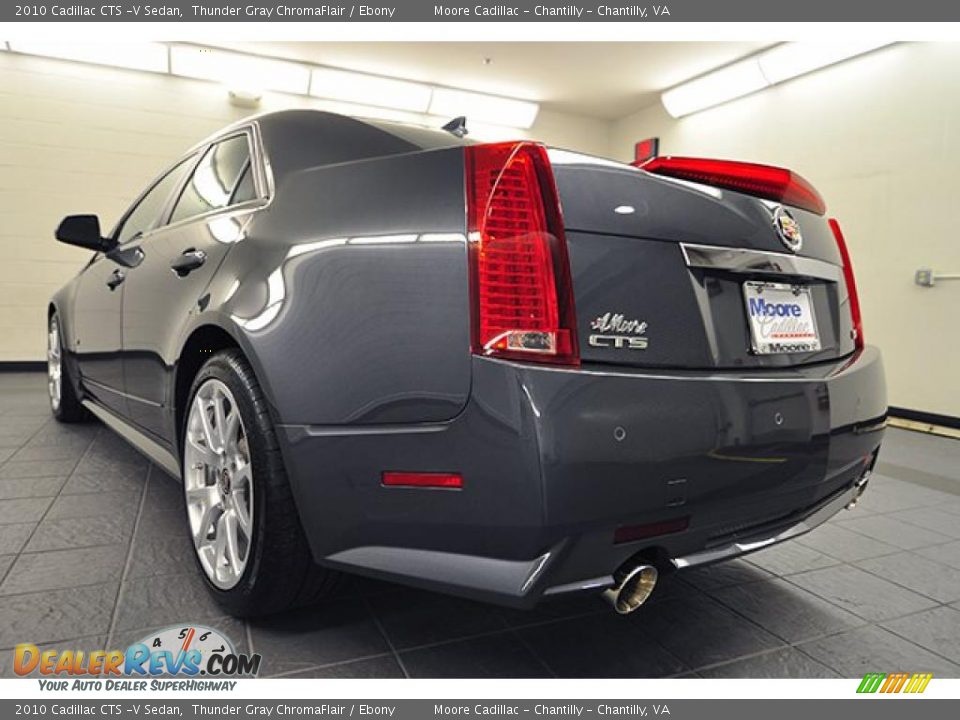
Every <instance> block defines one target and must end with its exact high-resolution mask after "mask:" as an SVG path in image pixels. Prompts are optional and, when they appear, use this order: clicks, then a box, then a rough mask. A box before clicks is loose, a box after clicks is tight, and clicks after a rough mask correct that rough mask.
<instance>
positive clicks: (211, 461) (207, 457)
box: [187, 430, 217, 466]
mask: <svg viewBox="0 0 960 720" xmlns="http://www.w3.org/2000/svg"><path fill="white" fill-rule="evenodd" d="M187 442H188V443H190V447H191V449H192V450H194V451H195V452H196V453H197V454H198V455H199V456H200V457H199V461H200V462H202V463H204V464H205V465H211V466H215V465H216V464H217V454H216V452H214V450H213V448H210V447H207V446H206V445H201V444H200V443H199V442H198V441H197V438H196V437H194V435H193V433H191V432H190V431H189V430H188V431H187Z"/></svg>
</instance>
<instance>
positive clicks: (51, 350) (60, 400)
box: [47, 312, 88, 423]
mask: <svg viewBox="0 0 960 720" xmlns="http://www.w3.org/2000/svg"><path fill="white" fill-rule="evenodd" d="M47 395H48V397H49V398H50V411H51V412H52V413H53V416H54V417H55V418H56V419H57V420H59V421H60V422H64V423H75V422H82V421H83V420H86V419H87V417H88V416H87V411H86V410H85V409H84V407H83V405H81V404H80V400H79V399H78V398H77V394H76V392H75V391H74V388H73V383H72V382H71V378H70V373H69V370H68V367H67V363H66V360H65V358H64V352H63V332H62V331H61V328H60V318H59V316H58V315H57V313H55V312H54V313H51V314H50V320H49V321H48V323H47Z"/></svg>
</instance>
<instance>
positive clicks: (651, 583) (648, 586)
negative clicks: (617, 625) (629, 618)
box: [603, 564, 660, 615]
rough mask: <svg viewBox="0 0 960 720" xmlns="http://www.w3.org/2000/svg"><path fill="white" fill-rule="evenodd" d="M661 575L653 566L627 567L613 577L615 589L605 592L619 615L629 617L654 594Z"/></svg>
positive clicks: (607, 599) (608, 600)
mask: <svg viewBox="0 0 960 720" xmlns="http://www.w3.org/2000/svg"><path fill="white" fill-rule="evenodd" d="M659 575H660V573H658V572H657V569H656V568H655V567H654V566H653V565H644V564H639V565H627V566H625V567H624V568H622V569H620V570H618V571H617V572H616V573H615V574H614V576H613V581H614V583H613V587H611V588H608V589H606V590H604V591H603V599H604V600H606V601H607V602H608V603H610V605H612V606H613V609H614V610H616V611H617V614H618V615H629V614H630V613H632V612H633V611H634V610H636V609H637V608H638V607H640V606H641V605H643V604H644V603H645V602H646V601H647V599H648V598H649V597H650V596H651V595H652V594H653V589H654V588H655V587H656V585H657V578H658V577H659Z"/></svg>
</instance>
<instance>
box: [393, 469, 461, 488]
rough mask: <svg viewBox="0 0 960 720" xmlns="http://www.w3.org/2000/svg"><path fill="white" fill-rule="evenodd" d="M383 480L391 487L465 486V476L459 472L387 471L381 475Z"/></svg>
mask: <svg viewBox="0 0 960 720" xmlns="http://www.w3.org/2000/svg"><path fill="white" fill-rule="evenodd" d="M381 482H382V483H383V484H384V485H387V486H390V487H433V488H452V489H458V488H462V487H463V476H462V475H459V474H457V473H433V472H385V473H383V475H382V476H381Z"/></svg>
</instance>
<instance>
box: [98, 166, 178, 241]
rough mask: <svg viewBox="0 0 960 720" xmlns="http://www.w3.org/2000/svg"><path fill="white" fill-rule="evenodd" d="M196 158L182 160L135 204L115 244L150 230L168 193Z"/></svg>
mask: <svg viewBox="0 0 960 720" xmlns="http://www.w3.org/2000/svg"><path fill="white" fill-rule="evenodd" d="M194 157H196V156H191V157H188V158H186V159H185V160H182V161H181V162H180V163H179V164H178V165H177V166H176V167H174V168H173V169H172V170H170V172H168V173H167V174H166V175H164V176H163V177H162V178H160V179H159V180H158V181H157V182H156V183H155V184H154V186H153V187H152V188H150V190H149V192H147V194H146V195H144V196H143V197H142V198H141V199H140V201H139V202H138V203H137V204H136V206H135V207H134V208H133V210H132V211H131V212H130V213H129V214H128V215H127V218H126V220H124V221H123V225H122V226H121V227H120V231H119V232H118V233H117V242H119V243H121V244H123V243H125V242H128V241H129V240H133V239H134V238H135V237H138V236H140V235H142V234H144V233H146V232H149V231H150V230H152V229H153V228H154V227H155V226H156V224H157V221H158V220H159V219H160V213H161V212H162V211H163V209H164V207H166V205H167V200H169V199H170V193H172V192H173V191H174V189H175V188H176V187H177V186H178V185H179V184H180V181H181V180H182V179H183V176H184V175H185V174H186V172H187V169H188V168H189V167H190V163H191V162H192V160H193V158H194Z"/></svg>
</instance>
